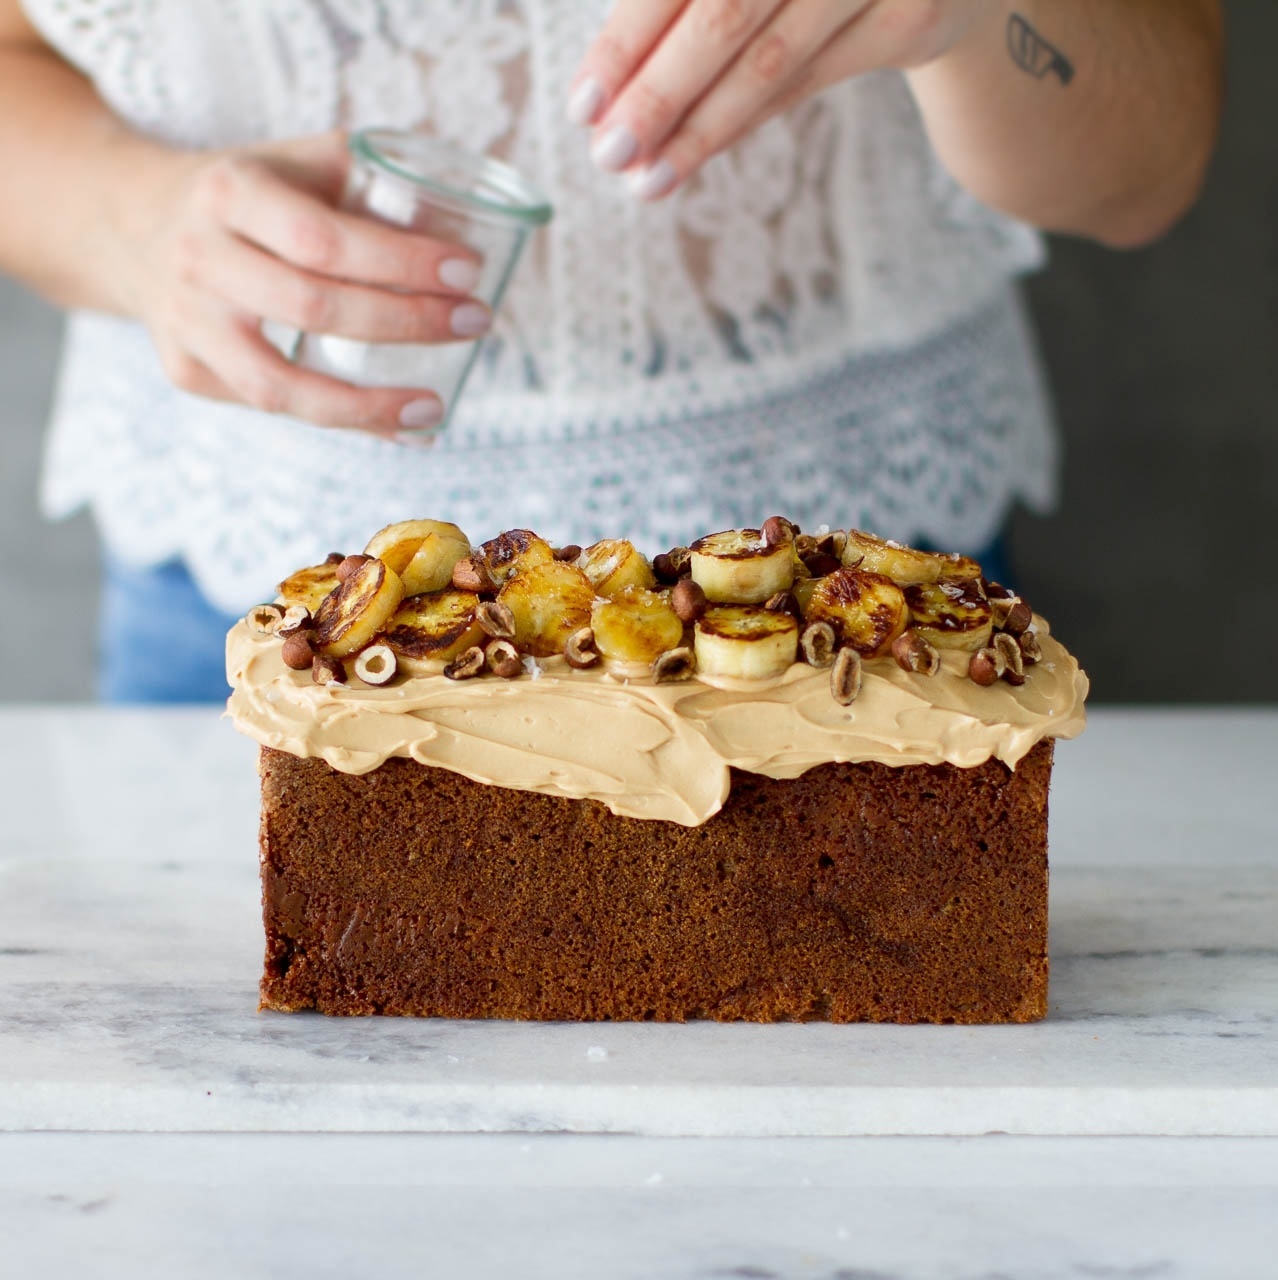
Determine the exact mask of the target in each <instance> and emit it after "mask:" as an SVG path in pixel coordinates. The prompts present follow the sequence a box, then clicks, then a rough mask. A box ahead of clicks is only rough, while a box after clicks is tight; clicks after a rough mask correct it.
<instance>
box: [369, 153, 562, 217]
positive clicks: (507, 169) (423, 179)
mask: <svg viewBox="0 0 1278 1280" xmlns="http://www.w3.org/2000/svg"><path fill="white" fill-rule="evenodd" d="M348 145H349V147H350V150H351V153H352V154H353V155H354V156H355V157H356V158H357V159H359V160H362V161H363V162H364V163H365V164H368V165H371V166H373V167H374V168H375V169H378V170H380V171H381V172H383V173H388V174H390V175H391V176H392V177H395V178H400V179H402V180H403V181H405V182H408V183H411V184H412V185H413V186H414V187H418V188H421V189H422V190H424V191H427V192H429V193H430V195H431V197H432V198H433V199H434V200H436V201H437V202H438V203H440V204H443V205H446V206H451V207H453V208H455V209H458V210H459V211H461V212H464V213H480V214H487V215H489V216H490V217H497V218H501V219H503V220H506V221H512V222H520V223H523V224H525V225H527V226H534V227H539V226H543V225H544V224H545V223H547V222H549V221H550V219H551V218H552V217H553V216H554V209H553V208H552V207H551V204H550V202H549V201H548V200H547V199H546V197H545V196H543V195H542V193H541V192H540V191H538V190H537V188H536V187H535V186H533V184H532V183H531V182H529V181H528V179H527V178H525V177H524V176H523V174H521V173H520V172H519V171H518V170H517V169H513V168H512V167H511V166H510V165H508V164H504V163H503V162H502V161H500V160H494V159H492V158H491V157H490V156H483V155H476V154H475V153H473V152H470V151H464V150H463V149H462V148H461V147H458V146H454V145H453V144H452V143H451V142H445V141H444V140H443V139H441V138H435V137H432V136H431V135H430V134H425V133H415V132H412V131H411V130H406V129H360V130H359V131H357V132H356V133H353V134H351V136H350V141H349V143H348ZM406 145H407V146H408V147H411V149H412V150H413V151H415V152H416V153H417V154H418V155H425V156H429V157H430V158H432V159H434V160H444V161H447V163H448V164H450V165H452V166H454V167H455V168H457V169H459V170H460V171H461V172H463V173H465V174H467V175H468V176H471V177H473V178H474V180H475V181H476V183H477V184H482V186H483V188H484V189H485V191H486V193H488V194H484V195H478V194H476V192H474V191H471V190H467V189H466V188H464V187H460V186H455V185H453V184H452V183H449V182H444V181H441V180H440V179H439V178H433V177H431V176H429V175H428V174H427V173H424V172H421V171H419V170H415V169H414V168H412V167H411V165H410V164H406V163H404V162H403V161H402V160H398V159H396V158H394V155H393V152H394V149H395V148H397V147H401V148H402V147H405V146H406ZM388 152H389V153H390V154H388Z"/></svg>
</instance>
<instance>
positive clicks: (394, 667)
mask: <svg viewBox="0 0 1278 1280" xmlns="http://www.w3.org/2000/svg"><path fill="white" fill-rule="evenodd" d="M398 670H399V659H398V658H396V657H395V651H394V650H393V649H392V648H391V647H390V645H387V644H370V645H369V646H368V648H367V649H362V650H361V651H360V653H359V656H358V657H357V658H356V659H355V674H356V675H357V676H359V678H360V679H361V680H362V681H363V682H364V683H365V684H371V685H383V684H389V683H390V682H391V681H392V680H393V679H394V678H395V672H396V671H398Z"/></svg>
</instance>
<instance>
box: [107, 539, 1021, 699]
mask: <svg viewBox="0 0 1278 1280" xmlns="http://www.w3.org/2000/svg"><path fill="white" fill-rule="evenodd" d="M977 559H978V560H980V562H981V564H982V566H983V567H984V569H985V576H986V577H987V578H990V579H992V580H993V581H996V582H1002V583H1003V584H1004V585H1005V586H1011V580H1010V578H1009V577H1008V565H1007V549H1006V547H1005V545H1004V542H1003V540H1002V539H1000V540H999V541H998V542H996V543H995V544H994V545H993V546H992V547H990V548H989V549H988V550H987V551H986V552H985V553H984V554H983V555H980V556H978V557H977ZM238 620H239V619H238V617H232V616H231V615H229V614H225V613H222V612H220V611H219V610H217V609H215V608H214V607H213V606H212V605H211V604H209V602H208V601H207V600H205V598H204V597H203V596H202V595H201V594H200V589H199V588H198V587H197V586H196V585H195V582H194V580H193V579H192V578H191V575H190V574H189V573H188V572H187V569H186V566H185V565H184V564H182V563H181V562H180V561H177V560H172V561H169V562H168V563H167V564H162V565H159V566H157V567H155V568H151V569H131V568H129V567H128V566H127V565H123V564H121V563H120V562H119V561H117V560H114V559H111V558H109V557H108V559H107V560H106V563H105V565H104V573H103V583H102V611H101V615H100V619H99V624H98V653H99V658H98V696H99V697H100V698H101V699H102V701H103V702H115V703H119V702H125V703H136V702H151V703H154V702H225V701H226V699H227V697H228V696H229V694H230V692H231V690H230V687H229V686H228V685H227V683H226V662H225V657H224V654H225V649H226V633H227V632H228V631H229V630H230V629H231V627H232V626H233V625H234V624H235V623H236V622H237V621H238Z"/></svg>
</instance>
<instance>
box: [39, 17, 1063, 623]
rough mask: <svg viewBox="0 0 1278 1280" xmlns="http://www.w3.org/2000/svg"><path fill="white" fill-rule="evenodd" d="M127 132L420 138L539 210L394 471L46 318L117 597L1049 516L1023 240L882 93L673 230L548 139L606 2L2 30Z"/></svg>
mask: <svg viewBox="0 0 1278 1280" xmlns="http://www.w3.org/2000/svg"><path fill="white" fill-rule="evenodd" d="M25 3H26V8H27V10H28V12H29V14H30V16H31V18H32V19H33V20H34V21H35V22H36V23H37V25H38V26H39V27H40V29H41V30H42V32H43V33H44V34H45V36H46V37H47V38H48V39H49V40H50V41H51V42H52V43H53V44H54V45H55V46H56V47H57V48H58V49H59V50H60V51H61V52H62V53H63V55H64V56H65V57H67V58H68V59H69V60H70V61H72V62H73V63H75V64H76V65H77V66H78V67H80V68H81V69H82V70H83V71H84V72H85V73H86V74H88V75H89V76H91V77H92V78H93V80H94V81H95V83H96V84H97V86H98V89H99V91H100V92H101V94H102V96H103V97H104V98H105V100H106V101H107V102H108V103H109V104H110V105H111V107H112V108H113V109H114V110H115V111H116V112H118V113H119V115H120V116H121V117H123V118H124V119H126V120H127V121H129V122H130V123H131V124H132V125H134V126H135V127H137V128H138V129H140V130H142V131H144V132H146V133H148V134H150V135H153V136H155V137H158V138H163V139H165V140H167V141H169V142H172V143H175V144H178V145H183V146H193V147H205V146H221V145H229V144H237V143H245V142H251V141H254V140H259V139H265V138H284V137H290V136H296V135H302V134H308V133H315V132H319V131H322V130H326V129H330V128H332V127H334V126H337V125H341V126H344V127H361V126H368V125H397V126H420V127H422V128H424V129H427V130H430V131H433V132H436V133H438V134H441V135H443V136H444V137H446V138H449V139H451V140H454V141H457V142H459V143H461V144H463V145H465V146H467V147H469V148H472V149H476V150H487V151H490V152H492V153H494V154H496V155H498V156H501V157H503V158H505V159H508V160H509V161H511V162H512V163H513V164H514V165H515V166H516V167H518V168H520V169H522V170H523V171H525V172H526V173H527V174H528V175H529V177H531V178H532V179H533V181H534V182H536V183H537V184H538V185H539V186H540V187H541V188H542V189H543V190H544V191H545V192H546V193H547V194H548V196H549V197H550V199H551V201H552V202H553V204H554V205H555V208H556V217H555V220H554V222H553V223H552V224H551V225H550V227H549V228H547V229H546V230H545V231H543V232H541V233H539V238H538V240H537V241H536V243H535V247H534V248H533V250H532V251H531V252H530V254H529V255H528V256H527V257H526V259H525V261H524V263H523V264H522V266H521V269H520V272H519V273H518V276H517V278H516V281H515V284H514V286H513V287H512V289H511V291H510V293H509V295H508V298H507V302H506V306H505V309H504V311H503V314H502V317H501V320H500V322H499V325H498V327H497V329H496V331H495V333H494V335H493V337H492V338H491V339H490V340H489V342H488V344H487V345H486V348H485V351H484V355H483V357H482V359H481V361H480V362H479V365H478V366H477V368H476V370H475V372H474V374H473V375H472V378H471V382H470V385H469V387H468V389H467V392H466V395H465V398H464V399H463V401H462V404H461V408H460V410H459V413H458V415H457V417H456V418H455V420H454V423H453V425H452V427H451V428H450V429H449V432H448V434H447V436H446V438H445V440H444V441H443V442H442V443H441V444H440V445H439V446H438V447H437V448H435V449H434V450H431V451H418V450H405V449H402V448H400V447H398V446H396V445H392V444H386V443H382V442H380V441H377V440H373V439H371V438H366V437H362V436H359V435H357V434H356V433H353V432H334V431H324V430H321V429H318V428H313V427H309V426H306V425H304V424H301V423H297V422H293V421H288V420H281V419H270V418H266V417H264V416H263V415H260V414H257V413H254V412H252V411H249V410H246V409H242V408H238V407H234V406H227V405H221V404H214V403H211V402H206V401H203V400H200V399H198V398H195V397H192V396H189V395H186V394H184V393H182V392H179V391H177V390H175V389H174V388H172V387H171V386H170V385H169V384H168V383H167V382H166V380H165V378H164V376H163V374H162V372H161V369H160V366H159V362H158V360H157V358H156V356H155V354H154V352H153V350H152V347H151V344H150V341H149V339H148V337H147V335H146V334H145V333H144V332H143V330H142V329H141V328H140V327H139V326H137V325H135V324H131V323H128V322H124V321H120V320H116V319H112V318H108V317H103V316H99V315H92V314H79V315H76V316H73V317H72V319H71V322H70V326H69V330H68V335H67V344H66V350H65V355H64V361H63V368H62V376H61V383H60V392H59V397H58V401H57V407H56V410H55V418H54V423H53V427H52V432H51V435H50V440H49V447H48V457H47V467H46V475H45V485H44V501H45V506H46V509H47V510H48V511H49V512H50V513H51V514H55V515H56V514H63V513H66V512H69V511H71V510H73V509H75V508H77V507H79V506H81V505H84V504H86V503H87V504H91V505H92V507H93V509H94V511H95V513H96V516H97V518H98V521H99V524H100V526H101V528H102V531H103V534H104V536H105V539H106V541H107V545H108V546H109V547H110V548H111V549H112V550H113V551H114V552H115V554H117V555H119V556H122V557H123V558H125V559H127V560H130V561H133V562H135V563H141V564H147V563H158V562H160V561H163V560H166V559H169V558H171V557H174V556H182V557H184V558H185V559H186V561H187V563H188V564H189V565H190V567H191V569H192V571H193V572H194V574H195V575H196V578H197V580H198V581H199V582H200V584H201V585H202V587H203V588H204V590H205V592H206V593H207V594H208V595H209V597H210V598H211V599H212V600H213V601H214V602H215V603H217V604H219V605H221V606H222V607H224V608H226V609H227V610H238V609H241V608H243V607H244V606H245V605H247V604H248V603H250V602H252V601H254V600H256V599H259V598H261V597H263V596H264V595H265V594H268V592H269V588H270V586H271V584H273V583H274V582H275V581H277V580H278V579H279V578H280V577H281V576H282V575H283V573H284V572H286V571H287V570H289V569H290V568H292V567H295V566H296V565H298V564H300V563H303V562H304V561H308V560H310V559H312V558H318V557H322V555H323V554H324V553H326V552H328V551H330V550H333V549H339V550H353V549H356V548H358V547H359V546H360V545H362V543H363V542H364V540H365V539H366V538H367V536H368V534H369V533H370V532H371V531H372V530H374V529H376V528H377V527H379V526H380V525H381V524H383V523H386V522H388V521H390V520H393V519H400V518H404V517H406V516H409V515H438V516H441V517H444V518H448V519H453V520H456V521H457V522H458V523H460V524H461V525H462V526H463V527H464V528H466V530H467V532H468V533H470V535H471V537H472V538H475V539H480V538H486V537H491V536H492V535H493V533H495V532H497V531H498V530H499V529H502V528H509V527H513V526H519V525H526V526H530V527H533V528H536V529H538V530H539V531H540V532H542V533H543V534H545V535H546V536H548V537H550V538H552V539H557V540H562V541H574V542H582V543H584V542H587V541H590V540H593V539H594V538H596V537H600V536H604V535H605V534H611V535H615V534H617V533H618V532H620V531H626V532H628V533H629V534H630V535H631V536H633V537H634V538H635V539H636V540H637V541H638V542H639V543H640V545H642V546H644V547H645V549H647V550H648V551H649V552H650V553H651V552H655V551H657V550H662V549H664V548H665V547H667V546H669V545H672V544H675V543H678V542H681V541H684V540H686V539H687V538H688V537H689V536H690V535H693V534H696V533H698V532H703V531H705V530H708V529H712V528H724V527H729V526H732V525H737V524H751V523H757V522H758V521H759V520H761V519H762V518H763V517H764V516H766V515H768V514H770V513H771V512H773V511H780V512H783V513H785V514H788V515H791V516H792V517H793V518H794V519H796V520H798V521H799V522H800V523H804V524H808V525H815V524H818V523H822V522H826V523H829V524H831V525H834V524H857V525H863V526H867V527H871V528H874V529H876V530H879V531H882V532H884V533H887V534H889V535H892V536H895V537H898V538H903V539H913V538H923V539H929V540H931V541H933V542H936V543H939V544H944V545H945V546H947V547H964V548H968V549H972V548H979V547H980V546H981V545H982V544H984V543H985V542H987V541H988V540H989V539H991V538H992V537H993V536H994V534H995V532H996V531H997V529H998V527H999V525H1000V523H1001V522H1002V520H1003V519H1004V517H1005V516H1006V513H1007V509H1008V507H1009V504H1010V503H1011V502H1012V501H1013V499H1015V498H1016V497H1018V496H1019V497H1021V498H1024V499H1025V500H1026V501H1028V502H1029V503H1030V504H1031V505H1033V506H1035V507H1042V506H1044V505H1047V504H1049V503H1050V501H1051V498H1052V489H1053V478H1052V477H1053V472H1054V458H1053V453H1054V445H1053V438H1052V434H1051V431H1050V427H1049V422H1048V412H1047V409H1046V406H1045V401H1044V397H1043V394H1042V391H1041V387H1040V383H1039V380H1038V376H1037V373H1036V369H1035V364H1034V357H1033V353H1032V346H1031V344H1030V342H1029V340H1028V337H1027V334H1026V330H1025V326H1024V323H1023V320H1022V317H1021V314H1020V311H1019V308H1018V304H1017V302H1016V298H1015V292H1014V289H1013V287H1012V285H1011V283H1010V282H1011V281H1012V279H1013V277H1015V276H1016V275H1017V274H1019V273H1020V272H1023V271H1025V270H1027V269H1030V268H1032V267H1033V266H1035V265H1037V264H1038V262H1039V261H1040V257H1041V247H1040V243H1039V240H1038V237H1037V236H1036V235H1035V234H1034V233H1033V232H1032V231H1031V230H1029V229H1028V228H1026V227H1024V226H1022V225H1020V224H1018V223H1015V222H1013V221H1011V220H1009V219H1007V218H1005V217H1002V216H1000V215H998V214H995V213H993V212H991V211H990V210H988V209H986V208H984V207H983V206H981V205H979V204H978V203H977V202H975V201H974V200H972V199H971V198H969V197H968V196H966V195H965V194H964V193H963V192H962V191H961V190H960V189H959V188H958V187H957V185H956V184H955V183H954V182H953V181H952V180H951V179H950V178H949V177H948V176H947V175H946V174H945V172H944V171H943V170H942V169H941V167H940V165H939V163H938V162H937V161H936V159H935V157H934V156H933V154H932V152H931V150H930V148H929V146H928V144H927V141H926V138H925V136H924V133H923V130H922V127H921V124H920V121H919V118H918V115H917V112H916V110H915V108H914V104H913V101H912V99H911V97H910V95H909V92H908V89H907V87H906V85H905V83H904V81H903V79H902V78H901V77H900V76H898V75H895V74H889V73H880V74H875V75H870V76H865V77H862V78H860V79H858V80H856V81H854V82H850V83H847V84H844V85H842V86H838V87H836V88H834V89H832V90H830V91H828V92H826V93H825V94H823V95H822V96H821V97H819V98H817V99H815V100H812V101H809V102H808V103H806V104H804V105H802V106H800V107H798V108H797V109H795V110H793V111H791V112H790V113H789V114H787V115H786V116H784V117H782V118H779V119H776V120H774V121H772V122H771V123H769V124H767V125H765V126H764V127H763V128H762V129H761V130H760V131H759V132H758V133H756V134H755V135H753V136H752V137H750V138H748V139H747V140H746V141H744V142H743V143H741V144H740V145H739V146H737V147H736V148H735V149H734V150H733V151H732V152H730V153H729V154H726V155H724V156H721V157H719V158H717V159H715V160H714V161H712V162H711V163H710V164H709V165H708V166H707V167H706V168H705V170H704V171H703V173H702V174H701V175H700V176H699V177H697V178H696V179H694V180H693V181H692V182H690V183H689V184H688V185H687V186H686V188H685V189H683V190H682V191H680V192H678V193H677V194H676V195H675V196H674V197H673V198H671V199H669V200H667V201H664V202H661V203H658V204H655V205H644V204H640V203H638V202H636V201H635V200H634V199H633V198H632V197H631V196H630V195H629V193H628V192H627V190H626V189H625V187H624V184H623V183H622V182H620V181H619V180H618V179H616V178H615V177H609V176H606V175H603V174H601V173H598V172H596V171H595V169H594V167H593V166H592V164H591V162H590V159H589V155H588V138H587V136H586V134H585V132H584V131H583V130H580V129H578V128H575V127H573V126H570V125H569V124H567V123H566V121H565V118H564V104H565V99H566V95H567V91H568V87H569V82H570V80H571V77H572V75H573V72H574V70H575V69H576V66H577V64H578V61H579V59H580V58H581V56H582V54H583V53H584V51H585V49H586V47H587V45H588V43H589V41H590V39H591V37H592V35H593V33H594V32H595V31H597V30H598V28H599V26H600V24H601V23H602V21H603V19H604V17H605V15H606V13H607V11H608V9H609V8H610V0H112V3H110V4H103V3H101V0H25Z"/></svg>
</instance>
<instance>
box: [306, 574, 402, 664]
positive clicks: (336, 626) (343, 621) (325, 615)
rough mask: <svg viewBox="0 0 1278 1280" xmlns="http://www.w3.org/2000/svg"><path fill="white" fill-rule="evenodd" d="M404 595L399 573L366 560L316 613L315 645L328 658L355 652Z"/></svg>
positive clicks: (393, 610)
mask: <svg viewBox="0 0 1278 1280" xmlns="http://www.w3.org/2000/svg"><path fill="white" fill-rule="evenodd" d="M403 598H404V584H403V583H402V582H401V581H400V580H399V575H398V574H397V573H395V572H394V570H392V569H388V568H387V567H386V566H385V565H384V564H383V563H382V562H381V561H380V560H366V561H365V562H364V563H363V564H362V565H360V566H359V568H358V569H356V570H355V572H354V573H352V574H351V575H350V577H348V578H347V579H346V581H345V582H343V583H342V584H341V585H340V586H338V587H337V588H336V590H334V591H331V592H329V594H328V595H327V596H325V597H324V600H323V602H322V603H321V604H320V606H319V608H318V609H317V610H316V612H315V646H316V648H317V649H319V651H320V653H321V654H323V655H325V656H326V657H330V658H344V657H346V656H347V654H351V653H358V652H359V650H361V649H362V648H363V647H364V646H365V645H366V644H369V643H371V642H372V639H373V637H374V636H375V635H376V634H377V633H378V632H379V631H380V630H381V629H382V628H383V627H384V626H385V625H386V623H387V621H388V620H389V618H390V616H391V614H393V613H394V612H395V610H396V609H397V608H398V607H399V602H400V601H401V600H402V599H403Z"/></svg>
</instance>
